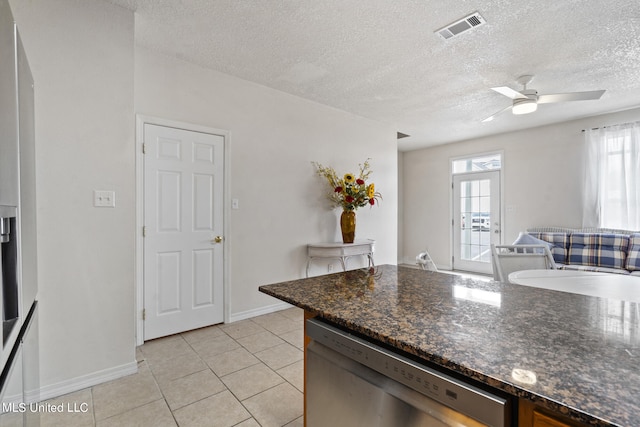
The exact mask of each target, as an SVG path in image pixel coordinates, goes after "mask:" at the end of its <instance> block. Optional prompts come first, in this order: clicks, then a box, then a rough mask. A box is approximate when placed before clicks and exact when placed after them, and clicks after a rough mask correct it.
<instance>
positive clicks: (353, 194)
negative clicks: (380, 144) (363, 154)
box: [311, 159, 382, 211]
mask: <svg viewBox="0 0 640 427" xmlns="http://www.w3.org/2000/svg"><path fill="white" fill-rule="evenodd" d="M311 163H312V164H313V165H314V166H315V168H316V173H317V174H318V175H319V176H321V177H323V178H325V179H326V180H327V182H328V183H329V186H330V192H329V193H328V194H327V197H328V198H329V200H330V201H331V202H332V204H333V205H334V206H335V207H342V209H343V210H345V211H355V210H356V209H358V208H361V207H363V206H366V205H370V206H373V205H375V203H376V201H378V202H379V199H380V200H381V199H382V195H381V194H380V193H379V192H377V191H376V187H375V185H374V184H373V183H370V184H368V185H367V183H366V181H367V179H368V178H369V175H370V174H371V170H370V165H369V159H367V160H366V161H365V162H364V164H359V165H358V167H359V168H360V174H359V175H358V177H356V176H355V175H354V174H352V173H347V174H345V175H344V176H343V177H342V178H339V177H338V174H337V173H336V171H335V170H334V169H333V168H331V167H325V166H322V165H321V164H320V163H316V162H311Z"/></svg>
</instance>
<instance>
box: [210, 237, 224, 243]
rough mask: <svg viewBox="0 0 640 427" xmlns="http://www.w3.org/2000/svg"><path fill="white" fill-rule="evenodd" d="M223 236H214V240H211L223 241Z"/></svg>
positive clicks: (214, 241)
mask: <svg viewBox="0 0 640 427" xmlns="http://www.w3.org/2000/svg"><path fill="white" fill-rule="evenodd" d="M222 240H223V238H222V236H216V237H214V238H213V240H212V241H211V243H222Z"/></svg>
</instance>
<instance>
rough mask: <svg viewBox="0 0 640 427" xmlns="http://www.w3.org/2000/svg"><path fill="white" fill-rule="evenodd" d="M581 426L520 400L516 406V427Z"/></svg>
mask: <svg viewBox="0 0 640 427" xmlns="http://www.w3.org/2000/svg"><path fill="white" fill-rule="evenodd" d="M582 425H583V424H580V423H578V422H575V421H572V420H569V419H568V418H566V417H564V416H562V415H560V414H553V413H551V411H549V410H548V409H544V408H542V407H540V406H538V405H536V404H535V403H533V402H530V401H528V400H524V399H520V401H519V404H518V427H581V426H582Z"/></svg>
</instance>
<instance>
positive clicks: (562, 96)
mask: <svg viewBox="0 0 640 427" xmlns="http://www.w3.org/2000/svg"><path fill="white" fill-rule="evenodd" d="M531 80H533V76H530V75H526V76H520V77H518V79H517V82H518V83H519V84H520V85H522V87H523V89H522V90H521V91H520V92H518V91H517V90H513V89H511V88H510V87H506V86H500V87H492V88H491V89H492V90H495V91H496V92H498V93H499V94H501V95H504V96H506V97H509V98H511V99H513V104H512V105H509V106H508V107H506V108H503V109H502V110H500V111H498V112H497V113H495V114H494V115H492V116H489V117H487V118H486V119H484V120H483V121H482V122H490V121H491V120H493V119H494V118H496V116H498V115H499V114H501V113H503V112H505V111H507V110H509V109H511V111H512V112H513V114H529V113H533V112H534V111H536V110H537V109H538V104H551V103H554V102H567V101H589V100H593V99H600V97H601V96H602V94H603V93H605V91H604V90H592V91H588V92H570V93H553V94H549V95H538V91H537V90H535V89H527V85H528V84H529V83H531Z"/></svg>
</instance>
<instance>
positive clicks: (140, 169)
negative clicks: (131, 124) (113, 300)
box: [135, 114, 231, 346]
mask: <svg viewBox="0 0 640 427" xmlns="http://www.w3.org/2000/svg"><path fill="white" fill-rule="evenodd" d="M145 124H152V125H158V126H165V127H172V128H176V129H183V130H188V131H194V132H202V133H210V134H214V135H221V136H223V137H224V191H223V206H224V207H223V209H224V217H225V221H224V236H225V239H224V240H223V245H224V251H223V252H224V259H223V276H224V277H223V289H224V322H225V323H228V322H229V317H230V314H229V283H230V277H229V273H230V268H229V266H230V253H231V252H230V248H229V240H230V239H228V238H227V237H228V236H230V234H229V221H228V219H229V210H230V206H229V203H227V200H229V194H230V186H229V184H230V180H229V177H230V167H229V166H230V162H229V132H228V131H225V130H221V129H215V128H210V127H207V126H201V125H195V124H192V123H185V122H179V121H174V120H167V119H163V118H160V117H153V116H146V115H142V114H136V144H135V146H136V250H135V254H136V259H135V264H136V265H135V272H136V278H135V283H136V304H135V305H136V346H138V345H142V344H143V343H144V322H143V320H142V313H143V310H144V241H143V237H142V227H143V225H144V156H143V153H142V143H143V141H144V125H145Z"/></svg>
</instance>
